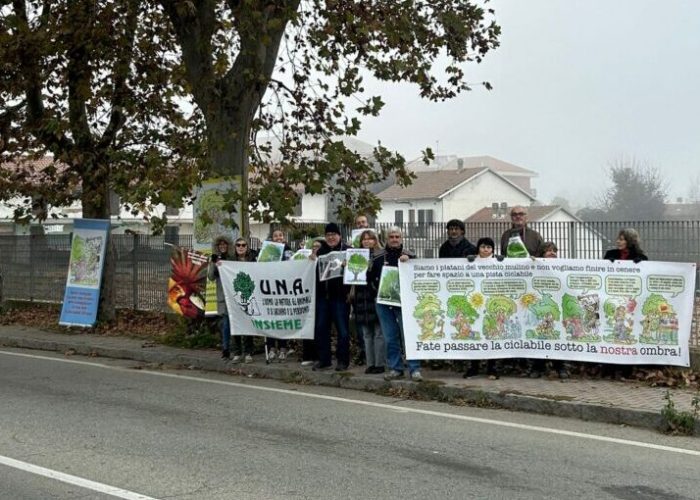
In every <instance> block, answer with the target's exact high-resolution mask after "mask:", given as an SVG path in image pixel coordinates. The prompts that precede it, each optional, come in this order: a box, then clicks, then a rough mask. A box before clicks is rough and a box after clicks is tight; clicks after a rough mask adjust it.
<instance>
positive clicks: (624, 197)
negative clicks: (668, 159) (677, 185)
mask: <svg viewBox="0 0 700 500" xmlns="http://www.w3.org/2000/svg"><path fill="white" fill-rule="evenodd" d="M608 175H609V177H610V181H611V182H612V186H610V187H609V188H608V190H607V191H606V192H605V194H604V195H603V196H602V197H601V198H600V199H599V200H598V205H597V206H596V207H592V208H585V209H582V210H581V211H579V212H578V215H579V216H580V217H582V218H583V219H586V220H596V219H597V220H616V221H640V220H662V219H663V218H664V212H665V207H664V205H665V203H666V191H667V186H666V182H665V181H664V179H663V176H662V175H661V173H660V172H659V171H658V169H656V168H654V167H652V166H650V165H647V164H644V163H642V162H639V161H637V160H635V159H633V158H632V159H628V158H623V159H620V160H616V161H614V162H612V163H611V164H610V167H609V170H608Z"/></svg>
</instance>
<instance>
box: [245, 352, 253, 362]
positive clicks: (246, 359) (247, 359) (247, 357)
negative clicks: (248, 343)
mask: <svg viewBox="0 0 700 500" xmlns="http://www.w3.org/2000/svg"><path fill="white" fill-rule="evenodd" d="M245 362H246V363H252V362H253V356H251V355H250V354H246V355H245Z"/></svg>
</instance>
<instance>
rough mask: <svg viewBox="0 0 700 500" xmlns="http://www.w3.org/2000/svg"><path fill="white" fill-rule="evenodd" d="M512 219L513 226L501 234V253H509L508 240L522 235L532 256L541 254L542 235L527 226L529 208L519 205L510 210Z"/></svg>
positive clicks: (521, 237)
mask: <svg viewBox="0 0 700 500" xmlns="http://www.w3.org/2000/svg"><path fill="white" fill-rule="evenodd" d="M510 220H511V223H512V226H511V228H510V229H508V230H506V231H505V232H504V233H503V235H502V236H501V255H506V256H507V255H508V252H507V250H508V240H509V239H510V238H511V237H513V236H516V235H518V236H520V239H521V240H522V242H523V243H524V244H525V248H527V251H528V253H529V254H530V255H531V256H533V257H534V256H536V255H540V251H541V247H542V245H543V244H544V239H543V238H542V235H541V234H540V233H538V232H537V231H535V230H534V229H530V228H529V227H527V209H526V208H525V207H521V206H519V205H517V206H514V207H513V208H511V210H510Z"/></svg>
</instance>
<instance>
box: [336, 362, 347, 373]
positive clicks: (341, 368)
mask: <svg viewBox="0 0 700 500" xmlns="http://www.w3.org/2000/svg"><path fill="white" fill-rule="evenodd" d="M347 370H348V365H346V364H344V363H338V364H337V365H335V371H337V372H345V371H347Z"/></svg>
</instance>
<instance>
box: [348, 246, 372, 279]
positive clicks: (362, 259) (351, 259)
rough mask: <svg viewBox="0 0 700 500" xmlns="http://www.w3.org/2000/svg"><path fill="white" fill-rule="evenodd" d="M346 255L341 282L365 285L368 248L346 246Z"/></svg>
mask: <svg viewBox="0 0 700 500" xmlns="http://www.w3.org/2000/svg"><path fill="white" fill-rule="evenodd" d="M346 255H347V260H346V262H345V274H344V275H343V283H344V284H346V285H366V284H367V268H368V267H369V248H348V249H347V250H346Z"/></svg>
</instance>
